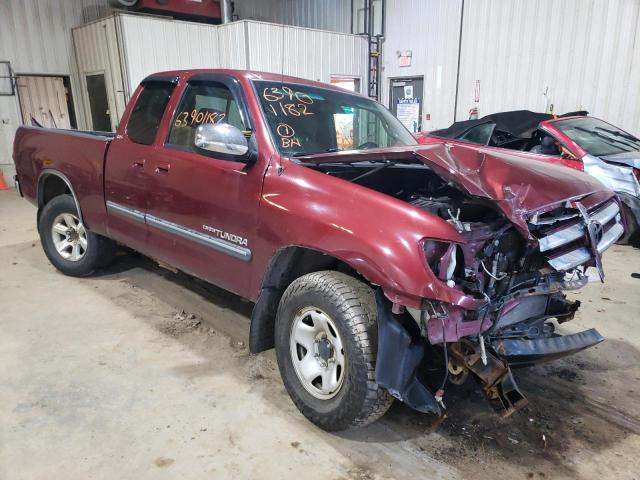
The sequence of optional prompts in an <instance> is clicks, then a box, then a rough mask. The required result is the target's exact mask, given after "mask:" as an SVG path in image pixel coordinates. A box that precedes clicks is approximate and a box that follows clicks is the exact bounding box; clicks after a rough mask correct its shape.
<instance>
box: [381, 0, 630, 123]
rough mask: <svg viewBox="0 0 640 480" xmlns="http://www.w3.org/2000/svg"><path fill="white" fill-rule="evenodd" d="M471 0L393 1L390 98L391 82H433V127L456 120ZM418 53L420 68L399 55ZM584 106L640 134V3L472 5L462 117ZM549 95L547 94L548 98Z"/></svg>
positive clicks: (500, 1) (510, 0)
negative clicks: (405, 62)
mask: <svg viewBox="0 0 640 480" xmlns="http://www.w3.org/2000/svg"><path fill="white" fill-rule="evenodd" d="M461 1H462V0H388V3H387V18H386V38H385V42H384V51H383V52H384V58H383V62H384V82H383V95H384V97H383V100H384V102H385V103H388V94H389V79H391V78H394V77H408V76H424V85H425V87H424V88H425V91H424V107H425V108H424V110H423V113H430V114H431V119H432V120H431V122H424V129H425V130H430V129H435V128H441V127H445V126H448V125H450V124H451V122H453V120H454V104H455V88H456V74H457V62H458V41H459V34H460V30H459V27H460V7H461ZM406 50H412V53H413V57H412V66H411V67H399V65H398V58H397V55H396V52H398V51H406ZM476 80H479V81H480V101H479V103H478V106H479V108H480V115H485V114H489V113H493V112H496V111H504V110H513V109H523V108H524V109H530V110H536V111H544V110H545V108H546V107H547V106H549V105H550V104H553V106H554V111H555V112H557V113H564V112H567V111H573V110H578V109H586V110H589V112H591V113H592V114H593V115H595V116H598V117H601V118H603V119H605V120H608V121H610V122H612V123H614V124H617V125H619V126H621V127H623V128H625V129H627V130H629V131H630V132H632V133H634V134H636V135H637V134H640V88H638V86H639V85H640V1H638V0H535V1H532V0H466V1H465V4H464V25H463V31H462V49H461V56H460V79H459V82H460V83H459V93H458V106H457V111H456V117H457V119H458V120H463V119H466V118H468V114H469V109H470V108H471V107H473V106H475V105H476V104H475V102H474V97H475V88H476ZM545 92H546V95H545Z"/></svg>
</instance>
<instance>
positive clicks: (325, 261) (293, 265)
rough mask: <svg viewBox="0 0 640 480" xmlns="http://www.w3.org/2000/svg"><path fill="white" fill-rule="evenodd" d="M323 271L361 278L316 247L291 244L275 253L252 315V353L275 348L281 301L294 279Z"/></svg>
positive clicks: (339, 261)
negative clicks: (277, 317)
mask: <svg viewBox="0 0 640 480" xmlns="http://www.w3.org/2000/svg"><path fill="white" fill-rule="evenodd" d="M321 270H336V271H339V272H343V273H346V274H348V275H352V276H354V277H359V274H358V272H357V271H356V270H354V269H353V268H351V267H350V266H349V265H348V264H346V263H345V262H343V261H342V260H340V259H337V258H335V257H332V256H331V255H327V254H325V253H323V252H319V251H317V250H313V249H310V248H305V247H297V246H292V247H286V248H283V249H281V250H278V251H277V252H276V254H275V255H274V256H273V258H272V259H271V261H270V262H269V266H268V268H267V272H266V274H265V276H264V279H263V282H262V288H261V290H260V296H259V297H258V301H257V302H256V305H255V306H254V308H253V313H252V314H251V330H250V335H249V349H250V350H251V352H252V353H259V352H262V351H264V350H269V349H271V348H273V347H274V329H275V321H276V313H277V311H278V304H279V303H280V298H281V297H282V294H283V293H284V291H285V290H286V289H287V287H288V286H289V285H290V284H291V282H293V281H294V280H295V279H296V278H300V277H301V276H303V275H306V274H307V273H312V272H319V271H321ZM359 278H361V277H359Z"/></svg>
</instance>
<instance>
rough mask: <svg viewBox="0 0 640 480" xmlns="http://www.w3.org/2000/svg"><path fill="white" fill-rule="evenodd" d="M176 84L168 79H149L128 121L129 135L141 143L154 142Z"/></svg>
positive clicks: (134, 140)
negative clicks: (167, 80)
mask: <svg viewBox="0 0 640 480" xmlns="http://www.w3.org/2000/svg"><path fill="white" fill-rule="evenodd" d="M174 88H175V85H174V84H173V83H171V82H166V81H153V80H152V81H148V82H145V83H144V84H143V89H142V92H140V95H139V96H138V100H137V101H136V104H135V106H134V107H133V110H132V112H131V116H130V117H129V121H128V122H127V129H126V132H127V137H128V138H129V140H131V141H132V142H134V143H139V144H141V145H151V144H153V142H154V140H155V138H156V134H157V133H158V129H159V128H160V122H161V121H162V116H163V115H164V111H165V109H166V108H167V104H168V103H169V99H170V98H171V93H172V92H173V89H174Z"/></svg>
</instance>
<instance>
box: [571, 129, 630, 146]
mask: <svg viewBox="0 0 640 480" xmlns="http://www.w3.org/2000/svg"><path fill="white" fill-rule="evenodd" d="M576 130H580V131H581V132H586V133H588V134H589V135H595V136H596V137H600V138H602V139H603V140H604V141H605V142H607V143H608V144H609V145H611V146H612V147H615V146H616V145H615V144H614V143H613V142H615V143H618V144H622V145H626V146H627V147H631V150H625V149H624V148H622V150H623V151H625V152H633V151H634V150H636V149H635V147H633V146H632V145H629V144H628V143H627V142H624V141H622V140H618V139H617V138H611V137H610V136H608V135H603V134H602V133H600V132H595V131H593V130H589V129H587V128H584V127H576ZM618 148H619V147H618Z"/></svg>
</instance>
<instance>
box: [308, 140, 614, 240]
mask: <svg viewBox="0 0 640 480" xmlns="http://www.w3.org/2000/svg"><path fill="white" fill-rule="evenodd" d="M408 154H409V155H408ZM302 158H304V159H305V160H309V161H311V162H314V163H331V162H362V161H369V160H395V161H402V160H409V159H411V158H413V159H417V160H419V161H421V162H422V163H424V164H425V165H428V166H429V167H431V168H433V170H434V171H435V172H436V173H438V174H439V175H440V176H441V177H442V178H444V179H445V180H447V181H450V182H452V183H453V184H455V185H456V186H458V188H460V189H462V190H463V191H466V192H467V193H469V194H470V195H473V196H477V197H484V198H487V199H490V200H493V201H495V202H496V204H497V206H498V208H499V209H500V210H502V212H503V213H504V214H505V215H506V216H507V218H509V220H511V221H512V222H513V223H514V225H515V226H516V227H517V228H518V230H520V232H521V233H522V234H523V235H525V236H529V230H528V227H527V218H528V217H529V216H530V215H532V214H534V213H539V212H543V211H545V210H548V209H550V208H552V207H555V206H557V205H559V204H561V203H562V202H564V201H567V200H575V199H579V198H582V197H586V196H588V195H591V194H594V193H600V194H601V195H598V196H597V197H599V200H600V201H604V200H605V199H606V198H610V197H612V196H613V195H614V193H613V192H611V191H609V190H608V189H607V188H606V187H605V186H604V185H602V184H601V183H600V182H599V181H598V180H597V179H596V178H594V177H592V176H590V175H587V174H585V173H583V172H579V171H577V170H575V169H572V168H568V167H564V166H560V165H555V164H552V163H546V162H544V161H541V160H537V159H534V158H531V157H530V156H529V155H528V154H518V153H517V152H516V153H508V152H505V153H502V152H496V150H495V149H485V148H481V147H472V146H463V145H454V144H447V143H439V144H433V145H420V146H410V147H402V148H386V149H371V150H361V151H352V152H349V151H346V152H337V153H329V154H319V155H310V156H308V157H302Z"/></svg>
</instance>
